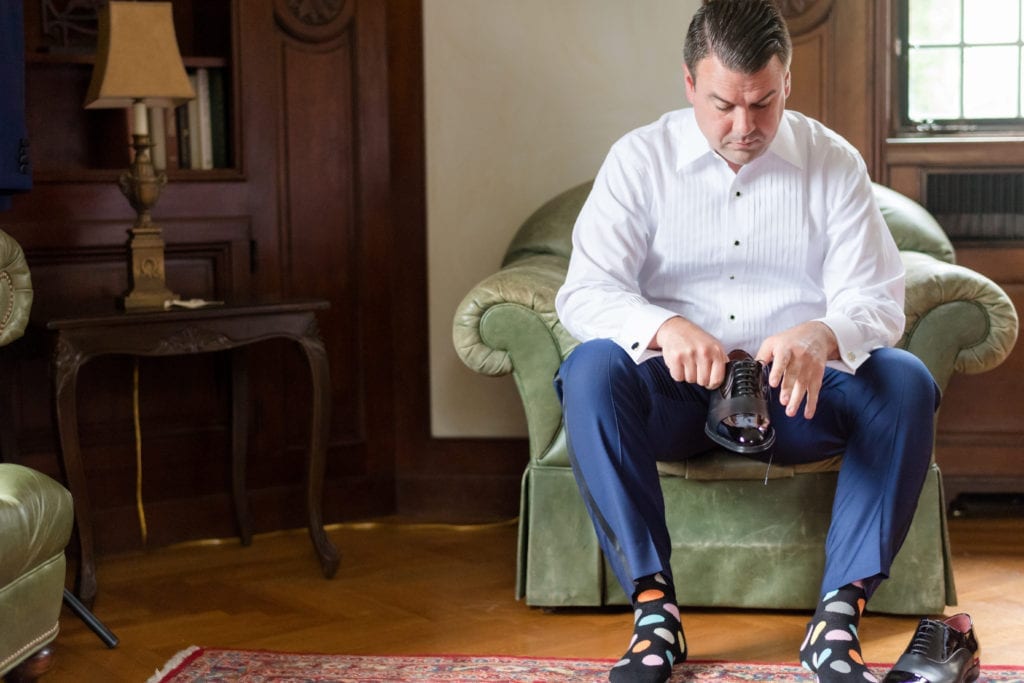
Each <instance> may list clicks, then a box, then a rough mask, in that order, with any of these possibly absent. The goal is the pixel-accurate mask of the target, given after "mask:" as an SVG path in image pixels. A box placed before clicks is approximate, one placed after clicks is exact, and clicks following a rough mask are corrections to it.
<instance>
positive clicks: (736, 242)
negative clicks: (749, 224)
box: [732, 240, 740, 247]
mask: <svg viewBox="0 0 1024 683" xmlns="http://www.w3.org/2000/svg"><path fill="white" fill-rule="evenodd" d="M732 246H734V247H738V246H740V241H739V240H735V241H733V243H732Z"/></svg>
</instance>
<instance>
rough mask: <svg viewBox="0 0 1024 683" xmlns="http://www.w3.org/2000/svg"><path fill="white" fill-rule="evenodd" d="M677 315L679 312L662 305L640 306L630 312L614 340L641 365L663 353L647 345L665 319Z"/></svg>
mask: <svg viewBox="0 0 1024 683" xmlns="http://www.w3.org/2000/svg"><path fill="white" fill-rule="evenodd" d="M677 315H679V314H678V313H674V312H672V311H670V310H668V309H665V308H661V307H660V306H653V305H650V304H648V305H644V306H640V307H639V308H636V309H634V310H633V311H632V312H631V313H630V314H629V316H628V317H627V318H626V322H625V323H624V324H623V325H622V327H620V328H619V333H618V334H617V335H616V336H615V338H614V340H613V341H614V342H615V343H616V344H618V345H619V346H621V347H622V348H623V349H625V351H626V353H628V354H629V357H630V358H632V359H633V362H634V363H636V364H637V365H639V364H640V363H643V362H644V361H645V360H648V359H650V358H654V357H656V356H660V355H661V352H660V351H656V350H653V349H649V348H647V347H648V346H650V343H651V340H653V339H654V336H655V335H656V334H658V330H659V329H660V328H661V326H662V325H663V324H665V321H666V320H668V319H669V318H674V317H676V316H677Z"/></svg>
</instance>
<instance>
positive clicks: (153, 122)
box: [147, 107, 167, 171]
mask: <svg viewBox="0 0 1024 683" xmlns="http://www.w3.org/2000/svg"><path fill="white" fill-rule="evenodd" d="M147 116H148V117H149V141H150V143H151V144H152V145H153V147H152V148H151V149H150V150H149V157H150V159H152V160H153V167H154V168H156V170H158V171H166V170H167V133H166V131H165V130H164V110H163V107H154V108H152V109H150V110H149V111H148V112H147Z"/></svg>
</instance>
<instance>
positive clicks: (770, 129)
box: [683, 55, 789, 171]
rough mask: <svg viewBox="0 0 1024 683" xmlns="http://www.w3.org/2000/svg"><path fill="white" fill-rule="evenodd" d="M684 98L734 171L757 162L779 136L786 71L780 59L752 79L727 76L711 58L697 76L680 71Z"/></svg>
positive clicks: (786, 93)
mask: <svg viewBox="0 0 1024 683" xmlns="http://www.w3.org/2000/svg"><path fill="white" fill-rule="evenodd" d="M683 70H684V72H685V73H686V98H687V99H688V100H690V104H692V105H693V111H694V114H695V116H696V119H697V125H698V126H699V127H700V131H701V132H702V133H703V134H704V137H706V138H707V140H708V144H710V145H711V148H712V149H714V150H715V151H716V152H718V154H719V155H720V156H721V157H722V158H724V159H725V160H726V161H727V162H729V166H730V168H732V170H733V171H738V170H739V168H740V166H742V165H743V164H747V163H750V162H751V161H753V160H754V159H756V158H757V157H759V156H761V154H763V153H764V151H765V150H767V149H768V146H769V145H770V144H771V142H772V140H774V139H775V133H776V132H777V131H778V130H779V122H780V121H781V120H782V113H783V111H784V110H785V107H786V98H787V97H789V69H788V68H786V66H785V65H783V63H782V62H781V61H779V58H778V57H772V59H771V61H769V62H768V64H767V65H766V66H765V67H764V68H763V69H761V70H760V71H758V72H757V73H753V74H743V73H738V72H736V71H730V70H729V69H727V68H726V67H725V66H723V65H722V63H721V62H720V61H718V57H716V56H715V55H710V56H709V57H706V58H704V59H702V60H701V61H700V62H698V63H697V73H696V78H694V75H695V74H692V73H690V70H689V69H688V68H687V67H686V65H683Z"/></svg>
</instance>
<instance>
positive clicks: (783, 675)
mask: <svg viewBox="0 0 1024 683" xmlns="http://www.w3.org/2000/svg"><path fill="white" fill-rule="evenodd" d="M613 663H614V662H613V661H611V660H605V659H548V658H533V657H502V656H498V657H480V656H472V655H447V656H440V655H438V656H379V657H378V656H357V655H322V654H298V653H283V652H268V651H262V650H221V649H214V648H201V647H191V648H189V649H187V650H183V651H182V652H179V653H178V654H177V655H176V656H175V657H174V658H173V659H171V661H169V662H168V663H167V664H166V665H165V666H164V667H163V669H161V670H160V671H158V672H157V673H156V674H154V676H153V677H152V678H150V679H149V683H214V682H216V683H229V682H230V683H257V682H258V683H266V682H268V681H273V682H274V683H343V682H348V681H353V682H356V683H407V682H414V683H432V682H434V681H437V682H439V683H442V682H443V683H452V682H458V683H557V682H558V681H594V682H597V681H607V680H608V669H609V667H610V666H611V665H612V664H613ZM873 670H874V671H875V672H876V673H878V674H880V676H884V675H885V672H886V670H887V667H885V666H884V665H879V666H876V667H873ZM813 680H814V677H813V676H811V674H809V673H808V672H807V671H805V670H804V669H802V668H800V667H799V666H789V665H786V664H757V663H727V662H687V663H686V664H683V665H681V666H678V667H676V669H675V672H674V674H673V676H672V681H671V683H684V682H685V683H700V682H702V681H717V682H733V681H736V682H740V681H774V682H775V683H796V682H798V681H799V682H808V683H810V682H811V681H813ZM986 682H992V683H1024V668H1010V667H985V666H983V667H982V672H981V677H980V678H979V679H978V683H986Z"/></svg>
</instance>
